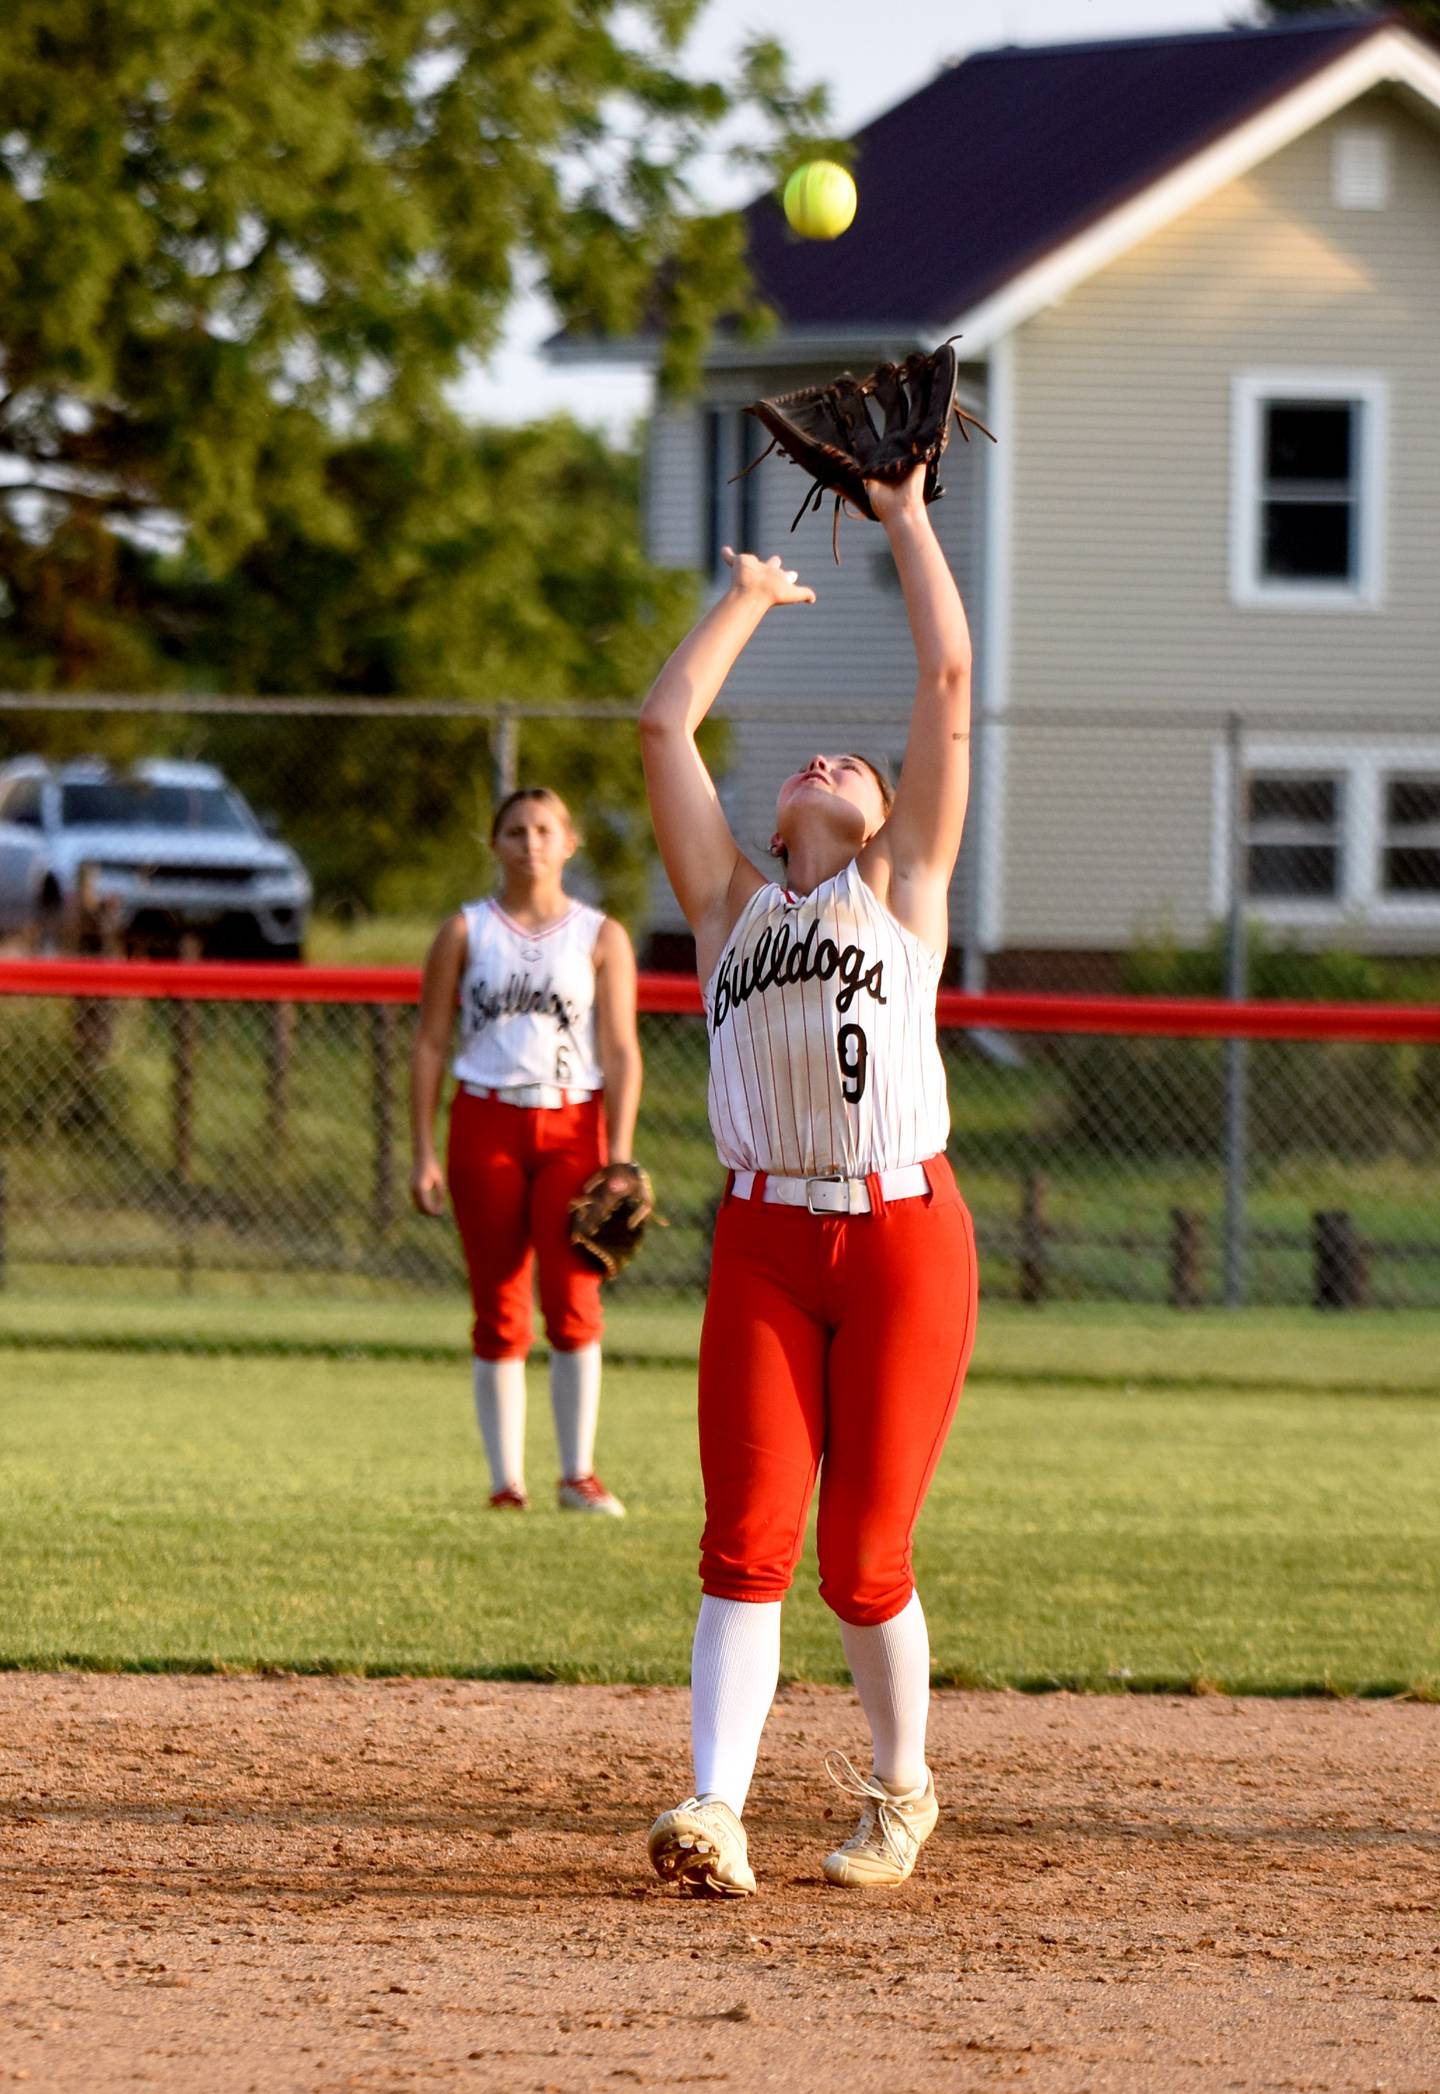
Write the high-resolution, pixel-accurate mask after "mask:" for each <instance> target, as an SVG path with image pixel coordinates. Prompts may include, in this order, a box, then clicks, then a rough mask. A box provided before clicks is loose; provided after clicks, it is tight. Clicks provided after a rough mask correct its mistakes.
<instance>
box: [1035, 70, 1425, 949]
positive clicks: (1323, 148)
mask: <svg viewBox="0 0 1440 2094" xmlns="http://www.w3.org/2000/svg"><path fill="white" fill-rule="evenodd" d="M1357 114H1358V115H1359V116H1360V117H1361V119H1362V120H1363V121H1364V122H1365V123H1366V124H1368V125H1374V126H1377V127H1379V128H1382V129H1383V130H1384V131H1385V133H1386V135H1387V138H1388V140H1389V144H1390V148H1391V164H1392V171H1393V187H1392V190H1391V195H1390V201H1389V203H1388V205H1387V207H1386V208H1385V209H1383V210H1376V211H1366V212H1363V213H1362V212H1356V211H1350V210H1345V209H1342V208H1339V207H1337V206H1336V205H1335V203H1334V202H1333V199H1332V191H1331V179H1330V177H1331V153H1332V145H1333V132H1334V130H1335V127H1336V125H1343V124H1350V123H1353V122H1354V121H1355V117H1356V115H1357ZM1437 260H1440V143H1437V139H1436V136H1435V134H1434V132H1433V131H1432V130H1430V129H1428V128H1427V127H1425V126H1424V125H1423V124H1422V123H1421V122H1420V121H1418V120H1417V119H1416V118H1415V117H1414V116H1412V115H1411V114H1409V113H1408V112H1407V111H1406V110H1404V109H1402V108H1401V106H1400V105H1399V104H1398V103H1396V102H1395V101H1393V100H1392V99H1390V98H1389V97H1388V96H1385V95H1376V96H1373V97H1370V98H1367V100H1366V101H1365V102H1364V104H1363V105H1361V107H1360V109H1359V110H1358V111H1351V112H1346V113H1345V115H1344V116H1342V117H1340V118H1337V119H1335V120H1334V122H1333V123H1330V124H1325V125H1322V126H1320V127H1319V128H1317V130H1316V131H1314V132H1312V133H1311V134H1310V135H1309V136H1308V137H1306V138H1305V139H1303V140H1301V141H1299V142H1298V143H1296V144H1295V145H1293V146H1291V147H1289V148H1287V149H1286V150H1285V151H1284V152H1283V153H1280V154H1277V155H1276V156H1275V158H1274V159H1272V160H1271V161H1269V162H1268V163H1266V164H1265V165H1264V166H1262V167H1261V168H1259V169H1257V170H1256V171H1255V172H1254V173H1252V174H1251V175H1249V176H1248V177H1247V178H1246V179H1244V180H1243V181H1238V182H1235V183H1233V184H1232V185H1231V186H1230V187H1229V188H1228V189H1226V190H1225V191H1223V192H1222V193H1221V194H1220V195H1219V196H1217V197H1214V198H1212V199H1211V200H1210V201H1209V202H1207V203H1205V204H1203V205H1201V206H1198V207H1197V208H1196V209H1195V210H1193V211H1191V212H1190V213H1188V214H1187V215H1186V216H1185V217H1184V218H1183V219H1181V220H1180V221H1178V222H1177V223H1176V224H1175V225H1173V226H1171V227H1169V228H1168V229H1167V230H1166V231H1164V232H1163V233H1161V234H1158V235H1156V236H1155V237H1153V238H1152V239H1150V240H1147V241H1145V242H1144V243H1142V244H1141V246H1139V247H1138V248H1136V249H1135V250H1134V251H1132V252H1131V253H1130V254H1128V255H1126V256H1124V257H1123V258H1122V259H1120V260H1119V261H1117V262H1115V263H1113V264H1111V266H1110V267H1109V268H1107V269H1105V270H1104V271H1103V272H1101V273H1100V274H1099V275H1098V276H1097V277H1095V278H1094V279H1093V280H1092V281H1090V282H1089V283H1087V284H1085V285H1083V286H1081V287H1080V288H1078V289H1077V290H1075V291H1074V292H1072V293H1071V294H1070V296H1069V297H1068V298H1067V299H1066V300H1064V301H1063V302H1062V303H1060V304H1059V305H1058V306H1056V307H1054V308H1053V309H1052V310H1050V311H1049V312H1047V313H1045V314H1043V315H1041V316H1040V317H1038V318H1037V319H1035V320H1034V321H1032V322H1030V323H1029V324H1028V325H1027V326H1026V327H1025V328H1024V329H1022V330H1021V333H1020V335H1019V337H1018V340H1017V344H1016V383H1017V392H1018V400H1017V448H1016V456H1015V468H1016V476H1017V477H1016V536H1015V561H1014V570H1015V623H1014V639H1013V655H1012V673H1011V692H1010V695H1011V702H1012V704H1013V705H1014V706H1015V707H1016V708H1017V709H1022V708H1025V707H1027V706H1047V707H1057V706H1058V707H1061V708H1064V709H1069V708H1072V707H1074V708H1082V707H1088V706H1107V707H1111V708H1115V707H1120V708H1132V707H1133V708H1155V709H1158V710H1160V711H1162V712H1165V713H1167V714H1173V716H1174V717H1175V719H1176V721H1177V723H1181V722H1183V721H1185V719H1186V718H1187V716H1188V718H1189V719H1190V720H1191V721H1195V720H1197V719H1198V717H1199V716H1200V715H1202V714H1204V715H1207V716H1210V717H1212V718H1213V716H1215V715H1216V714H1217V713H1218V712H1220V711H1223V710H1225V709H1228V708H1235V709H1237V710H1238V711H1240V712H1241V713H1242V714H1247V715H1253V716H1261V715H1263V716H1265V717H1266V718H1268V719H1271V720H1274V719H1276V718H1277V717H1279V718H1286V719H1291V720H1295V721H1297V722H1298V721H1299V720H1301V719H1302V718H1303V717H1304V716H1305V715H1307V714H1308V713H1311V712H1314V711H1316V710H1320V711H1324V710H1328V711H1329V712H1330V713H1331V715H1332V717H1333V716H1334V715H1335V714H1336V713H1340V714H1342V715H1347V714H1348V715H1349V716H1350V717H1352V718H1358V719H1360V720H1362V721H1373V722H1375V723H1376V724H1377V725H1380V724H1383V722H1384V721H1385V719H1386V717H1387V715H1392V716H1393V715H1403V716H1406V717H1408V718H1410V719H1411V720H1414V719H1416V718H1420V719H1431V720H1434V721H1435V722H1436V723H1437V724H1440V690H1437V661H1440V591H1437V589H1436V585H1435V574H1436V555H1437V549H1440V413H1437V411H1436V407H1435V394H1436V382H1437V378H1440V269H1437V266H1436V264H1437ZM1265 366H1284V367H1287V368H1290V369H1303V368H1306V367H1309V368H1313V369H1315V370H1328V369H1337V368H1338V369H1363V370H1366V371H1374V372H1377V373H1379V374H1380V375H1381V376H1382V377H1383V379H1384V380H1385V382H1386V385H1387V388H1388V396H1389V409H1390V459H1389V475H1388V479H1389V491H1388V507H1389V516H1388V519H1387V523H1388V530H1387V538H1388V555H1387V563H1386V564H1387V573H1386V577H1385V593H1384V601H1383V605H1382V607H1381V608H1380V609H1378V610H1364V609H1353V610H1338V611H1337V610H1330V611H1319V610H1315V609H1302V608H1294V609H1290V608H1286V609H1283V610H1279V609H1276V608H1274V607H1273V606H1271V607H1266V608H1264V609H1251V608H1247V607H1245V606H1242V605H1238V604H1236V603H1235V602H1233V601H1232V599H1231V594H1230V590H1229V586H1228V571H1229V529H1230V526H1229V484H1228V483H1229V473H1230V455H1231V446H1230V415H1231V391H1232V379H1233V378H1234V376H1235V375H1236V374H1237V373H1238V372H1240V371H1243V370H1245V369H1247V368H1252V367H1265ZM1214 741H1215V735H1214V733H1213V732H1209V731H1206V732H1200V733H1195V732H1191V733H1187V734H1185V735H1183V736H1177V737H1176V738H1174V739H1173V740H1167V738H1166V737H1164V736H1163V735H1161V734H1159V733H1156V732H1153V731H1149V730H1147V731H1145V732H1144V733H1143V734H1140V733H1137V734H1134V735H1130V734H1127V733H1126V732H1125V731H1124V730H1123V729H1116V730H1110V731H1108V732H1091V733H1088V734H1087V733H1085V732H1083V731H1082V732H1079V733H1076V732H1073V731H1072V732H1065V733H1057V734H1053V735H1049V734H1041V733H1038V732H1031V733H1025V734H1022V733H1017V734H1016V735H1015V736H1014V737H1013V740H1012V749H1011V764H1010V799H1009V804H1008V809H1007V841H1008V848H1007V853H1006V867H1005V906H1004V918H1003V935H1002V941H1001V942H1002V943H1004V944H1005V945H1007V946H1056V945H1090V946H1097V947H1104V946H1115V945H1123V944H1125V943H1127V942H1128V941H1129V939H1130V938H1131V936H1132V935H1133V934H1134V931H1135V930H1136V928H1137V926H1138V925H1139V924H1141V923H1142V922H1143V921H1145V920H1147V919H1153V918H1154V916H1155V915H1156V914H1157V913H1162V914H1166V915H1168V916H1169V918H1170V920H1171V921H1172V923H1173V925H1174V927H1175V928H1176V929H1177V930H1178V931H1179V932H1180V933H1181V935H1182V936H1185V937H1193V936H1198V935H1201V934H1202V933H1203V930H1204V925H1205V919H1206V914H1207V907H1208V893H1209V884H1210V883H1209V872H1210V843H1209V809H1210V799H1211V754H1210V752H1211V750H1212V749H1213V745H1214Z"/></svg>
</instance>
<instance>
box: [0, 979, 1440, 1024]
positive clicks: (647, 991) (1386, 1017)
mask: <svg viewBox="0 0 1440 2094" xmlns="http://www.w3.org/2000/svg"><path fill="white" fill-rule="evenodd" d="M0 996H94V997H102V998H105V997H127V998H139V999H145V998H149V999H156V998H163V999H172V1000H177V1001H178V1000H188V999H194V1000H195V1001H197V1002H207V1003H209V1002H217V1003H361V1004H367V1003H368V1004H376V1003H392V1004H413V1003H417V1002H418V1001H419V998H420V970H419V969H418V968H416V967H294V966H280V965H274V964H270V963H266V962H263V961H261V962H256V963H253V964H251V963H246V964H244V965H240V964H236V965H228V964H225V963H223V962H219V961H214V960H195V961H174V960H0ZM640 1008H641V1010H642V1011H649V1012H660V1013H668V1014H673V1015H679V1016H694V1015H698V1013H699V1012H700V1010H701V1008H702V1006H701V1001H700V986H699V984H698V982H696V980H695V979H694V977H693V975H681V974H642V975H641V977H640ZM938 1017H939V1020H940V1023H941V1025H942V1026H948V1027H953V1028H957V1029H961V1030H966V1031H971V1032H975V1031H990V1032H1036V1033H1112V1034H1118V1035H1121V1036H1127V1035H1128V1036H1131V1037H1134V1036H1137V1035H1149V1036H1153V1037H1161V1038H1166V1037H1168V1038H1171V1039H1233V1038H1241V1039H1251V1040H1374V1041H1394V1042H1406V1041H1410V1042H1421V1043H1424V1042H1433V1043H1440V1004H1387V1003H1227V1002H1225V1001H1223V1000H1222V999H1221V998H1218V997H1200V996H1194V997H1189V996H1187V997H1180V996H1005V995H1001V996H966V995H962V994H961V993H960V992H959V991H958V990H944V991H942V992H941V995H940V1000H939V1007H938Z"/></svg>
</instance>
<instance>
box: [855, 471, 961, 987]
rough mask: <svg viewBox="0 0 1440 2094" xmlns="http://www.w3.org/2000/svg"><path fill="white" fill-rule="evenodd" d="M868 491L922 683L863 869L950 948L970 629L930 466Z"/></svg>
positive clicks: (904, 913) (918, 927)
mask: <svg viewBox="0 0 1440 2094" xmlns="http://www.w3.org/2000/svg"><path fill="white" fill-rule="evenodd" d="M866 488H867V492H868V493H869V495H870V498H871V501H872V503H873V505H874V509H875V513H876V516H877V517H878V519H879V521H880V522H881V524H883V526H884V528H885V532H886V535H887V537H888V538H889V540H890V548H891V551H892V553H893V554H894V557H895V566H896V570H897V572H898V574H899V577H900V586H901V589H902V591H903V592H904V597H905V609H906V612H907V614H908V616H909V619H910V631H911V634H912V636H913V639H914V642H915V661H916V682H915V698H914V703H913V705H912V708H911V714H910V734H909V739H908V741H907V744H906V750H905V762H904V765H903V768H902V770H901V773H900V781H899V784H898V785H897V787H896V790H895V804H894V806H893V808H892V809H891V812H890V817H889V819H888V821H887V822H886V824H885V826H884V828H883V829H882V830H881V831H880V833H879V835H878V836H877V837H876V838H875V839H874V841H873V842H872V843H870V844H869V845H867V847H866V849H865V850H864V852H862V854H861V860H860V866H861V871H862V873H863V875H864V877H865V880H866V882H867V884H868V885H869V886H871V887H872V888H873V889H874V891H875V892H876V893H877V894H878V895H879V896H880V898H881V900H882V901H884V902H885V903H886V904H887V906H888V907H889V909H890V910H891V912H892V913H893V914H894V915H895V916H896V917H897V918H898V919H899V921H900V922H901V923H903V924H904V925H905V927H906V929H907V930H911V931H914V932H915V934H916V936H917V937H920V938H923V939H924V940H925V941H926V943H927V944H929V945H932V946H934V947H935V948H936V950H937V951H939V952H942V953H943V952H944V951H945V949H946V946H947V943H948V940H949V917H948V904H947V899H946V897H947V891H948V889H949V885H950V880H951V876H952V874H953V873H954V870H955V860H956V857H957V856H958V854H959V850H960V837H961V832H962V830H963V828H964V825H965V807H966V802H967V800H968V798H969V791H970V678H971V647H970V628H969V625H968V623H967V622H966V617H965V607H964V605H963V604H962V602H961V600H960V592H959V590H958V589H957V588H956V586H955V578H954V576H953V575H952V574H951V572H950V566H949V563H948V561H947V560H946V558H945V555H944V552H943V551H942V549H941V546H940V542H939V540H938V539H937V537H936V536H935V531H934V527H933V526H932V524H931V522H930V517H929V513H928V511H927V509H926V507H925V500H924V492H923V490H924V470H923V468H921V467H917V468H916V469H915V471H914V472H912V473H911V474H910V475H909V477H908V478H907V479H905V480H903V481H901V482H900V483H899V484H898V485H895V486H891V485H887V484H885V483H884V482H881V481H867V483H866Z"/></svg>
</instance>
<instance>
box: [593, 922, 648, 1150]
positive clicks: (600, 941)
mask: <svg viewBox="0 0 1440 2094" xmlns="http://www.w3.org/2000/svg"><path fill="white" fill-rule="evenodd" d="M595 1029H596V1045H597V1050H598V1053H599V1058H600V1067H601V1070H602V1072H603V1074H604V1078H605V1133H606V1142H607V1150H608V1153H609V1155H610V1156H611V1157H612V1158H613V1159H615V1160H616V1161H617V1162H621V1163H630V1162H632V1161H633V1159H634V1156H635V1120H636V1116H637V1115H638V1113H639V1110H640V1086H641V1083H642V1081H643V1078H644V1064H643V1062H642V1060H641V1056H640V1032H639V1028H638V1026H637V1024H636V1021H635V949H634V947H633V946H632V945H631V943H630V938H629V934H628V933H627V931H626V929H625V926H624V925H623V924H619V923H616V922H615V920H614V918H613V917H609V916H607V917H606V919H605V922H604V924H603V926H602V927H601V931H600V936H599V937H598V938H597V939H596V941H595Z"/></svg>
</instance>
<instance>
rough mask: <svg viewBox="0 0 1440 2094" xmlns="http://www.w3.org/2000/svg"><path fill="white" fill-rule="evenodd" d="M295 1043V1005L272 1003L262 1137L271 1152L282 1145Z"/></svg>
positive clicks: (288, 1113)
mask: <svg viewBox="0 0 1440 2094" xmlns="http://www.w3.org/2000/svg"><path fill="white" fill-rule="evenodd" d="M294 1044H295V1006H294V1004H293V1003H272V1004H271V1006H270V1034H269V1040H268V1043H267V1053H266V1058H265V1138H266V1141H267V1143H268V1144H269V1146H270V1148H271V1150H272V1151H274V1150H276V1149H278V1148H280V1147H282V1146H283V1144H284V1141H285V1123H286V1121H287V1119H288V1118H289V1116H290V1061H291V1055H292V1050H293V1048H294Z"/></svg>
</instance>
